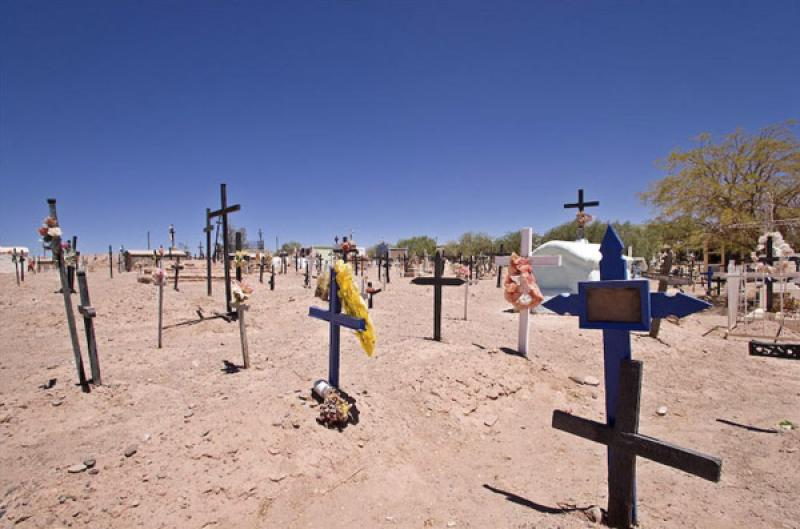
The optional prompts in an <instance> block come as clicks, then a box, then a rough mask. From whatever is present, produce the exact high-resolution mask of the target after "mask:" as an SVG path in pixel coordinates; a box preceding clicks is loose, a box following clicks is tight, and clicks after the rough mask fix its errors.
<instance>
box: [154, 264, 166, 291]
mask: <svg viewBox="0 0 800 529" xmlns="http://www.w3.org/2000/svg"><path fill="white" fill-rule="evenodd" d="M153 284H154V285H155V286H157V287H163V286H164V285H166V284H167V271H166V270H164V269H163V268H156V269H155V270H153Z"/></svg>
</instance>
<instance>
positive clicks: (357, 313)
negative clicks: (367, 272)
mask: <svg viewBox="0 0 800 529" xmlns="http://www.w3.org/2000/svg"><path fill="white" fill-rule="evenodd" d="M333 266H334V270H335V271H336V286H337V287H338V288H339V300H340V301H341V302H342V309H343V310H344V313H345V314H347V315H348V316H352V317H354V318H358V319H360V320H364V322H365V323H366V329H364V330H363V331H355V333H356V337H357V338H358V341H359V342H361V348H362V349H364V352H365V353H367V356H372V355H373V354H375V341H376V338H375V326H374V325H373V324H372V320H371V319H370V317H369V309H367V304H366V303H364V299H363V298H362V297H361V293H360V292H359V290H358V288H357V287H356V282H355V279H354V278H353V270H352V269H351V268H350V265H348V264H346V263H345V262H344V261H336V264H334V265H333Z"/></svg>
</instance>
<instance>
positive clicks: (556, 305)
mask: <svg viewBox="0 0 800 529" xmlns="http://www.w3.org/2000/svg"><path fill="white" fill-rule="evenodd" d="M542 306H543V307H544V308H546V309H549V310H552V311H553V312H555V313H556V314H572V315H573V316H577V315H578V314H580V312H581V297H580V296H579V295H578V294H559V295H558V296H553V297H552V298H550V299H548V300H547V301H545V302H544V303H542Z"/></svg>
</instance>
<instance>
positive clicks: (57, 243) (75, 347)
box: [40, 198, 90, 393]
mask: <svg viewBox="0 0 800 529" xmlns="http://www.w3.org/2000/svg"><path fill="white" fill-rule="evenodd" d="M47 205H48V207H49V209H50V216H49V217H48V218H47V219H46V221H45V226H42V228H40V233H41V230H45V234H44V237H45V241H46V242H47V243H49V245H50V252H51V253H52V254H53V259H54V260H55V262H56V265H57V267H58V276H59V279H60V280H61V291H60V292H61V294H62V295H63V296H64V309H65V311H66V313H67V328H68V329H69V337H70V340H71V342H72V352H73V353H74V355H75V367H76V369H77V370H78V383H79V384H80V386H81V390H83V392H84V393H89V391H90V389H89V382H88V381H87V380H86V372H85V371H84V369H83V357H82V356H81V346H80V342H79V341H78V329H77V328H76V326H75V313H74V312H73V310H72V299H71V298H70V293H71V292H72V289H71V288H70V287H69V280H68V279H67V266H66V263H65V262H64V251H63V249H62V248H61V228H60V227H59V224H58V213H57V212H56V199H54V198H48V199H47Z"/></svg>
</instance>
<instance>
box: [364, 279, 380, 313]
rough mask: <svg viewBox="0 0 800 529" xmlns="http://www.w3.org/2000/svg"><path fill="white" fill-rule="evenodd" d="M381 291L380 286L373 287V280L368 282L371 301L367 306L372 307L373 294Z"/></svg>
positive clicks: (368, 293)
mask: <svg viewBox="0 0 800 529" xmlns="http://www.w3.org/2000/svg"><path fill="white" fill-rule="evenodd" d="M380 292H381V289H380V288H373V287H372V281H370V282H368V283H367V295H368V296H369V302H368V304H367V308H370V309H371V308H372V296H374V295H375V294H378V293H380Z"/></svg>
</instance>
